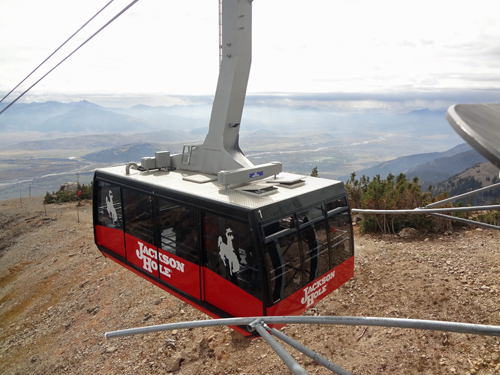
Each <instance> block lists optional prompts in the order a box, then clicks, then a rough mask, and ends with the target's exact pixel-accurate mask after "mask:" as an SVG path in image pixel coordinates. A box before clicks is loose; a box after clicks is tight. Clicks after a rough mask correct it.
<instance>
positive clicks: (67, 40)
mask: <svg viewBox="0 0 500 375" xmlns="http://www.w3.org/2000/svg"><path fill="white" fill-rule="evenodd" d="M113 1H114V0H111V1H110V2H109V3H107V4H106V5H105V6H104V7H103V8H102V9H101V10H100V11H99V12H97V13H96V14H94V15H93V16H92V18H91V19H89V20H88V21H87V22H85V23H84V24H83V26H81V27H80V28H79V29H78V30H76V31H75V32H74V33H73V35H71V36H70V37H69V38H68V39H66V41H65V42H64V43H63V44H61V45H60V46H59V47H58V48H57V49H56V50H55V51H54V52H52V53H51V54H50V55H49V57H47V58H46V59H45V60H43V61H42V62H41V64H40V65H38V66H37V67H36V68H35V69H33V71H32V72H31V73H30V74H28V75H27V76H26V77H25V78H24V79H23V80H22V81H21V82H19V83H18V84H17V86H16V87H14V88H13V89H12V90H10V92H9V93H8V94H7V95H5V96H4V97H3V98H2V100H0V103H1V102H3V101H4V99H5V98H6V97H8V96H9V95H10V94H12V92H13V91H14V90H15V89H17V88H18V87H19V86H21V84H22V83H23V82H24V81H26V80H27V79H28V78H29V77H30V76H31V75H32V74H33V73H35V72H36V71H37V70H38V68H40V67H41V66H42V65H43V64H45V62H46V61H47V60H48V59H50V58H51V57H52V56H54V54H55V53H56V52H57V51H59V50H60V49H61V48H62V47H63V46H64V45H65V44H66V43H68V42H69V41H70V40H71V39H72V38H73V37H74V36H75V35H76V34H78V33H79V32H80V31H81V30H82V29H83V28H84V27H85V26H87V25H88V24H89V23H90V21H92V20H93V19H94V18H96V17H97V16H98V15H99V13H101V12H102V11H103V10H104V9H106V8H107V7H108V5H109V4H111V3H112V2H113Z"/></svg>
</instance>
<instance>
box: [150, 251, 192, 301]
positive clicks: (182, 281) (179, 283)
mask: <svg viewBox="0 0 500 375" xmlns="http://www.w3.org/2000/svg"><path fill="white" fill-rule="evenodd" d="M158 251H159V257H160V258H159V259H160V264H159V271H160V279H162V280H164V281H165V282H166V283H168V284H170V285H172V286H174V287H176V288H178V289H180V290H182V291H183V292H186V293H187V294H189V295H191V296H193V297H195V298H198V299H200V267H199V266H197V265H196V264H193V263H191V262H188V261H187V260H185V259H182V258H179V257H178V256H176V255H174V254H172V253H169V252H168V251H165V250H162V249H158Z"/></svg>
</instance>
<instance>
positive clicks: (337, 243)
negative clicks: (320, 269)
mask: <svg viewBox="0 0 500 375" xmlns="http://www.w3.org/2000/svg"><path fill="white" fill-rule="evenodd" d="M328 225H329V230H328V235H329V242H330V248H331V249H332V252H331V264H330V268H332V267H335V266H337V265H339V264H341V263H342V262H344V261H346V260H347V259H349V258H350V257H352V256H353V255H354V250H353V246H352V245H351V238H352V227H351V217H350V215H349V213H348V212H342V213H339V214H337V215H335V216H332V217H329V218H328Z"/></svg>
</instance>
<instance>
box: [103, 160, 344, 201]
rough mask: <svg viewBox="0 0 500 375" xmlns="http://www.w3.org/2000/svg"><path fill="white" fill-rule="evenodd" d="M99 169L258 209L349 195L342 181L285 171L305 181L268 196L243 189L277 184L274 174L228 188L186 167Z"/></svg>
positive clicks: (283, 176) (284, 178) (283, 175)
mask: <svg viewBox="0 0 500 375" xmlns="http://www.w3.org/2000/svg"><path fill="white" fill-rule="evenodd" d="M97 172H98V173H99V174H101V173H102V174H108V175H111V176H115V177H118V178H119V180H120V181H123V183H124V184H126V181H127V180H130V182H131V183H133V184H134V185H135V184H137V183H140V184H147V185H148V186H149V187H151V188H152V190H153V192H155V191H154V188H155V187H156V186H157V187H158V188H159V189H160V190H163V189H167V190H171V191H173V192H176V193H179V194H184V195H190V196H194V197H197V198H201V199H205V200H210V201H213V202H221V203H225V204H227V205H234V206H239V207H245V208H248V209H257V208H260V207H263V206H268V205H272V204H274V203H278V202H281V201H285V200H289V199H291V198H298V197H300V196H303V195H309V196H310V195H312V194H314V192H317V193H319V194H318V197H317V198H318V201H319V200H321V199H325V198H327V197H332V198H333V197H336V196H341V195H345V189H344V184H343V182H341V181H337V180H330V179H325V178H316V177H309V176H302V175H296V174H291V173H285V172H282V173H280V174H279V175H278V176H277V180H276V182H277V181H282V182H283V181H287V180H288V181H290V180H291V181H293V180H298V179H301V180H303V181H304V183H302V184H297V185H298V186H296V187H293V188H289V187H283V186H280V185H279V184H276V185H274V186H275V192H274V193H273V194H269V195H265V196H258V195H257V194H253V193H249V192H246V191H241V190H240V189H242V188H243V189H244V188H248V187H251V188H255V189H262V188H265V187H269V186H273V184H272V183H271V181H273V182H275V180H274V177H269V178H266V179H262V180H258V181H254V182H250V183H246V184H241V185H231V186H230V187H229V188H225V187H224V186H223V185H222V184H220V183H219V182H218V181H217V177H216V176H214V175H209V174H203V173H200V172H191V171H185V170H175V171H165V170H157V169H155V170H150V171H147V172H141V171H138V170H136V169H130V174H129V175H127V174H126V173H125V165H121V166H115V167H109V168H100V169H98V170H97ZM103 177H104V176H103ZM186 178H189V179H194V180H201V181H204V180H205V181H206V180H210V181H208V182H202V183H197V182H192V181H188V180H186ZM214 179H215V180H214ZM320 192H321V193H320ZM155 193H156V192H155ZM157 193H158V194H159V195H162V194H161V191H158V192H157ZM311 193H312V194H311ZM325 193H326V196H325ZM262 195H264V194H262ZM321 196H322V197H321Z"/></svg>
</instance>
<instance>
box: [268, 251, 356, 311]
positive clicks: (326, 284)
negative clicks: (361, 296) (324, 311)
mask: <svg viewBox="0 0 500 375" xmlns="http://www.w3.org/2000/svg"><path fill="white" fill-rule="evenodd" d="M353 276H354V256H352V257H350V258H349V259H347V260H346V261H345V262H343V263H341V264H339V265H338V266H337V267H335V268H334V269H332V270H330V271H328V272H327V273H325V274H324V275H322V276H320V277H318V278H317V279H316V280H314V281H312V282H310V283H309V284H307V285H306V286H305V287H303V288H302V289H300V290H298V291H296V292H295V293H293V294H292V295H291V296H288V297H287V298H286V299H284V300H283V301H281V302H278V303H277V304H276V305H274V306H272V307H269V308H268V309H267V315H269V316H281V315H300V314H302V313H303V312H304V311H306V310H308V309H309V308H311V307H312V306H314V305H315V304H316V303H318V302H319V301H321V300H322V299H323V298H325V297H326V296H327V295H329V294H330V293H331V292H333V291H334V290H335V289H337V288H338V287H339V286H341V285H342V284H344V283H345V282H346V281H348V280H349V279H351V278H352V277H353Z"/></svg>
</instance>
